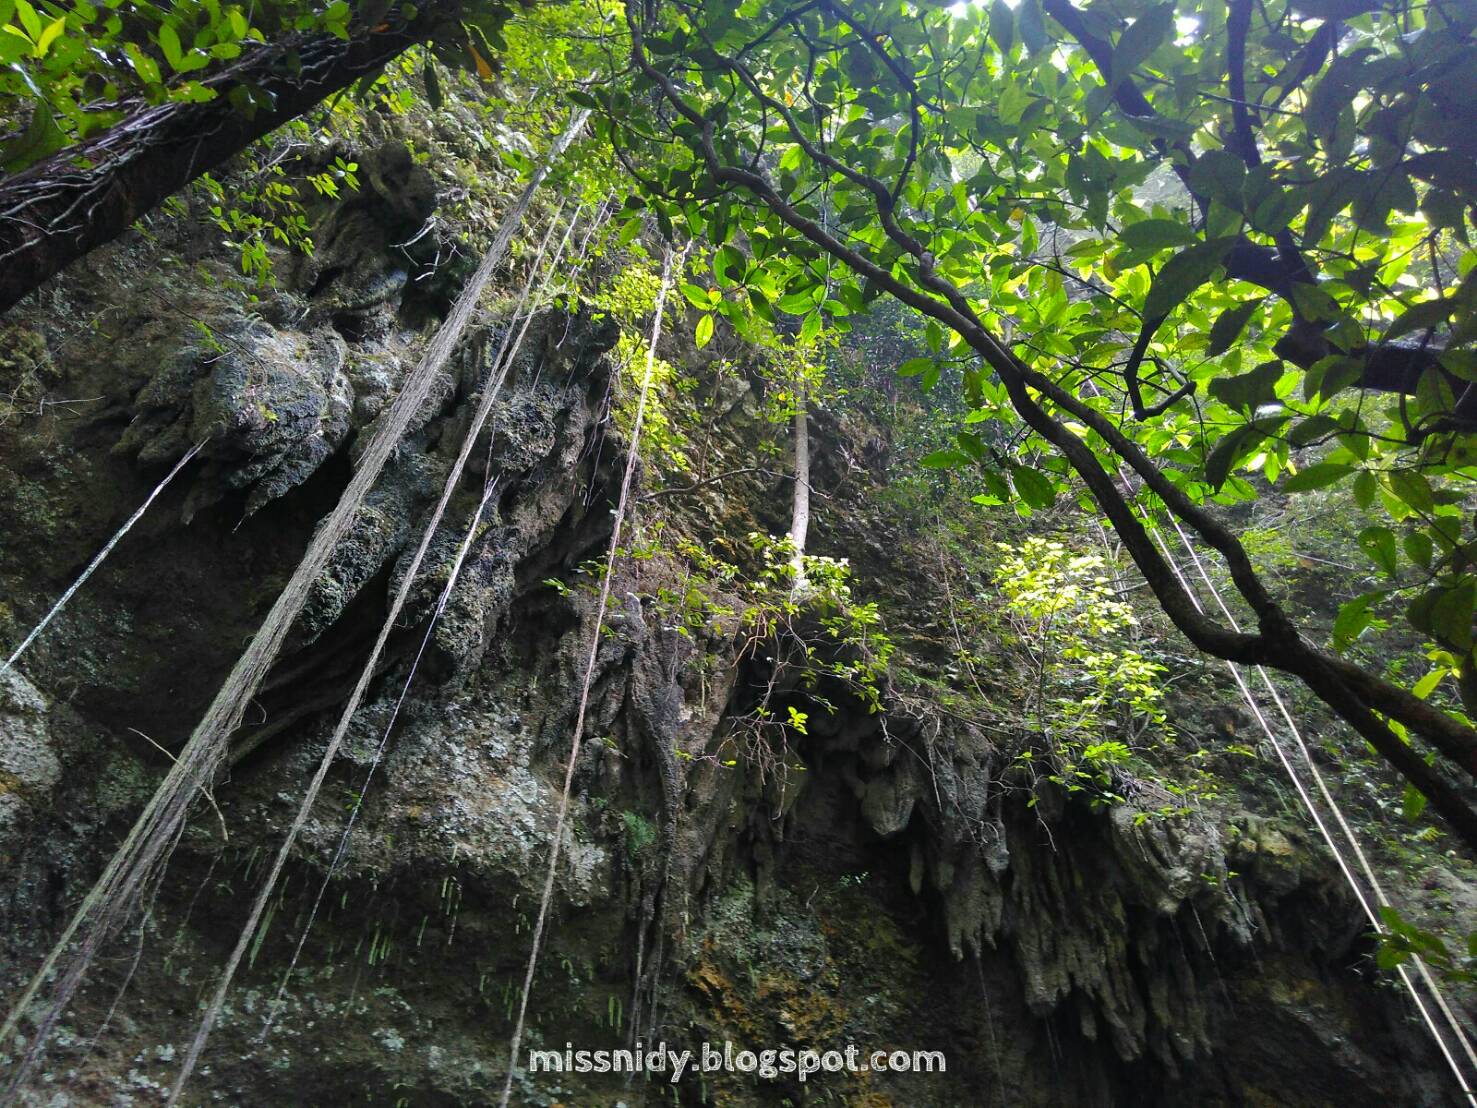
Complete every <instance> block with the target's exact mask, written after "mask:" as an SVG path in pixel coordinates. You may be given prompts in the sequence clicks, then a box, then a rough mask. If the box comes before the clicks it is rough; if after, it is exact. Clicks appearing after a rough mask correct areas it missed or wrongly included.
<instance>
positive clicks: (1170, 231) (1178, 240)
mask: <svg viewBox="0 0 1477 1108" xmlns="http://www.w3.org/2000/svg"><path fill="white" fill-rule="evenodd" d="M1118 237H1119V238H1120V239H1122V240H1123V241H1124V242H1125V243H1127V244H1128V245H1129V246H1132V247H1134V248H1135V249H1138V250H1160V249H1163V248H1164V247H1166V246H1187V245H1189V244H1190V243H1192V242H1194V241H1195V232H1194V231H1193V230H1191V229H1190V228H1189V227H1188V226H1186V225H1185V224H1183V223H1181V222H1180V221H1179V220H1177V219H1145V220H1141V221H1140V222H1138V223H1131V224H1129V225H1128V226H1127V227H1125V228H1123V232H1122V234H1120V235H1119V236H1118Z"/></svg>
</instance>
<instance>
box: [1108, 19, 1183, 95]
mask: <svg viewBox="0 0 1477 1108" xmlns="http://www.w3.org/2000/svg"><path fill="white" fill-rule="evenodd" d="M1173 28H1174V4H1172V3H1170V4H1160V5H1158V6H1156V7H1153V8H1150V9H1149V10H1148V11H1146V12H1145V13H1144V14H1143V15H1141V16H1139V17H1138V18H1137V19H1135V20H1134V21H1133V23H1132V24H1130V25H1129V28H1128V30H1126V31H1124V32H1123V34H1122V35H1120V36H1119V38H1118V45H1116V46H1114V47H1113V65H1112V71H1113V80H1112V84H1113V85H1114V86H1115V87H1116V86H1117V85H1119V84H1122V83H1123V82H1124V81H1126V80H1127V79H1128V78H1129V77H1130V76H1131V75H1132V74H1133V71H1134V70H1135V69H1137V68H1138V67H1139V66H1141V65H1143V64H1144V62H1145V61H1146V60H1148V57H1149V55H1150V54H1152V53H1153V52H1154V51H1155V50H1157V49H1158V48H1159V44H1160V43H1162V42H1163V41H1164V39H1165V37H1166V36H1167V35H1168V34H1169V32H1170V31H1171V30H1172V29H1173Z"/></svg>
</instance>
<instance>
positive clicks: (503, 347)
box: [258, 203, 605, 1041]
mask: <svg viewBox="0 0 1477 1108" xmlns="http://www.w3.org/2000/svg"><path fill="white" fill-rule="evenodd" d="M582 211H583V207H581V208H580V210H579V211H577V212H576V213H575V217H574V218H573V219H571V220H570V222H569V226H568V229H567V230H566V232H565V235H564V239H563V241H562V242H561V243H560V245H559V248H558V250H557V251H556V252H555V254H554V256H553V258H552V259H551V260H550V262H549V266H548V269H547V270H546V271H545V274H544V279H543V281H542V282H541V284H540V287H539V291H538V294H537V296H536V297H535V303H534V304H533V305H532V306H529V305H528V301H529V294H530V292H531V290H532V288H533V282H534V278H535V276H536V275H537V273H538V269H539V263H540V262H541V261H542V259H543V255H544V251H545V248H546V247H547V246H548V242H549V238H550V237H551V236H552V235H553V232H554V228H555V227H556V226H557V225H558V219H557V218H556V219H554V220H553V221H551V222H550V224H549V231H548V234H546V235H545V236H544V241H543V243H541V244H540V246H539V250H538V255H537V257H535V258H534V261H533V265H532V266H531V267H530V270H529V279H528V281H527V283H526V284H525V285H524V287H523V292H522V294H521V296H520V298H519V301H518V305H517V307H516V308H515V309H514V311H513V315H512V317H511V319H510V320H509V322H508V327H507V329H506V330H505V331H504V332H503V338H502V342H501V344H500V345H499V347H498V350H497V354H496V355H495V356H494V357H493V359H492V363H491V365H492V369H491V372H490V374H489V381H491V380H492V379H493V378H494V377H495V378H496V379H497V381H498V387H499V388H500V387H501V384H502V382H503V381H504V380H506V377H507V373H508V371H509V368H510V367H511V366H512V364H513V363H514V361H515V360H516V359H517V357H518V353H519V351H520V350H522V348H523V340H524V338H525V336H526V335H527V334H528V328H529V325H530V323H531V322H532V321H533V317H534V316H535V315H537V314H538V313H539V312H540V311H542V310H543V308H544V306H545V304H546V303H547V300H548V292H549V286H550V285H551V284H552V283H553V280H554V275H555V274H556V273H557V272H558V268H559V262H560V260H561V259H562V257H563V254H564V250H565V248H566V247H567V246H568V245H569V239H570V235H571V234H572V233H573V230H574V227H575V225H576V224H577V223H578V221H579V215H580V213H581V212H582ZM604 212H605V205H604V204H603V203H602V204H601V206H600V208H599V210H597V212H596V214H595V218H594V220H593V221H592V225H591V228H590V230H589V232H588V233H587V234H586V235H585V238H584V241H583V243H582V245H581V247H580V250H579V258H580V260H581V261H582V260H583V257H584V254H585V249H586V248H587V247H588V245H589V242H590V236H591V235H592V234H593V233H594V230H595V229H596V228H597V227H598V226H599V224H600V222H602V221H603V217H604ZM515 336H516V337H515ZM540 368H542V367H540ZM479 431H480V429H479V428H477V427H474V428H473V430H472V432H471V440H472V441H475V440H476V437H477V434H478V433H479ZM491 452H492V443H491V442H489V443H488V459H487V465H486V466H485V467H484V473H485V474H486V478H485V480H484V482H483V487H482V497H481V499H480V500H479V501H478V502H477V508H476V510H475V511H474V512H473V513H472V521H471V523H470V524H468V526H467V529H466V532H465V533H464V535H463V536H462V541H461V543H460V544H459V546H458V547H457V552H456V557H455V559H454V560H453V562H452V566H451V570H450V572H449V573H448V575H447V579H446V584H445V585H444V586H443V587H442V589H441V594H440V596H439V597H438V598H437V600H436V606H435V608H434V609H433V610H432V612H431V618H430V620H429V621H428V623H427V625H426V630H425V633H424V634H423V635H422V636H421V641H420V646H419V647H418V648H417V650H416V653H415V657H414V658H413V659H412V660H411V663H410V669H409V672H408V673H407V674H406V676H405V681H404V684H403V685H402V686H401V688H400V694H399V696H398V697H397V698H396V700H395V705H394V707H393V708H392V709H391V711H390V718H389V719H388V720H387V721H386V723H385V726H384V730H383V731H382V732H381V734H380V740H379V743H378V745H377V746H376V748H375V751H374V755H373V757H372V759H371V760H370V763H369V769H368V770H367V771H366V773H365V777H364V784H363V785H362V786H361V787H360V789H359V790H358V792H357V793H356V794H355V797H354V805H353V807H352V808H351V809H350V811H349V818H348V821H347V822H346V823H345V825H344V830H343V833H342V834H341V835H340V837H339V843H338V847H337V849H336V850H335V852H334V856H333V859H332V860H331V861H330V862H329V865H328V870H327V872H325V873H324V875H323V880H322V882H321V883H320V884H319V886H318V893H317V895H316V896H315V897H314V900H313V906H312V908H311V909H309V911H308V918H307V922H306V923H305V924H304V925H303V929H302V933H301V934H300V935H299V936H298V941H297V945H296V947H294V949H293V952H292V958H291V960H290V961H289V962H288V965H287V969H286V971H285V972H284V973H283V975H282V980H281V982H280V983H279V985H278V988H277V993H276V995H275V996H274V997H273V999H272V1003H271V1004H270V1005H269V1006H268V1009H267V1016H266V1019H265V1020H264V1021H263V1023H262V1029H261V1033H260V1034H259V1035H258V1041H261V1040H263V1039H265V1038H266V1036H267V1034H268V1033H269V1032H270V1031H271V1029H272V1024H273V1022H274V1021H275V1019H276V1017H277V1014H278V1012H280V1011H281V1005H282V998H283V995H284V994H285V993H286V991H287V985H288V982H289V980H290V979H291V977H292V973H293V970H295V969H296V968H297V964H298V961H299V959H300V958H301V957H302V953H303V947H304V945H305V944H306V943H307V941H308V935H309V933H310V932H311V931H312V929H313V923H314V921H315V920H316V919H317V918H318V910H319V908H320V907H321V906H322V904H323V898H324V896H325V895H327V893H328V886H329V883H330V882H331V881H332V880H333V875H334V873H335V872H337V870H338V866H339V863H340V862H342V860H343V857H344V855H345V853H347V851H348V846H349V838H350V836H351V835H352V834H353V830H354V825H355V824H356V822H357V821H358V818H359V813H360V811H361V809H362V808H363V806H364V800H365V798H366V797H367V796H368V794H369V787H370V783H371V782H372V781H373V780H374V774H375V771H376V770H377V769H378V768H379V764H380V761H381V759H382V758H383V756H384V751H385V747H386V745H387V744H388V743H389V740H390V733H391V732H392V731H393V730H394V727H395V721H396V720H397V719H398V718H399V716H400V709H401V707H402V706H403V705H404V704H405V698H406V696H407V695H408V694H409V692H410V687H411V685H412V683H413V682H414V681H415V675H416V671H417V670H418V669H419V667H420V663H421V659H422V658H423V657H424V656H425V652H426V647H427V646H429V645H430V642H431V636H432V634H434V633H435V630H436V624H437V622H438V621H439V620H440V618H441V616H442V615H443V614H444V613H445V611H446V605H447V604H448V603H449V602H450V600H451V595H452V592H453V590H454V589H455V588H456V584H457V581H458V580H459V579H460V577H461V571H462V568H463V566H464V565H465V563H466V557H467V554H468V553H469V552H470V550H471V546H472V542H473V540H474V539H475V538H476V536H477V532H478V528H479V527H480V526H481V523H482V517H483V514H484V513H485V512H486V510H487V505H488V503H489V502H490V501H491V500H492V496H493V493H494V492H495V491H496V490H497V477H496V476H494V475H493V473H492V457H491Z"/></svg>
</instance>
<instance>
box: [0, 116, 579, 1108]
mask: <svg viewBox="0 0 1477 1108" xmlns="http://www.w3.org/2000/svg"><path fill="white" fill-rule="evenodd" d="M588 117H589V112H588V111H587V110H582V111H580V112H578V113H577V114H576V115H575V116H574V117H573V119H572V120H571V122H570V125H569V127H568V128H567V129H566V130H565V132H564V134H563V135H561V136H560V138H559V139H558V140H557V141H556V142H555V144H554V146H553V148H552V149H551V151H550V153H549V156H548V157H547V158H546V159H545V161H544V163H543V164H542V165H541V166H540V167H539V168H538V170H537V171H536V172H535V173H534V174H533V176H532V178H531V179H530V180H529V183H528V185H527V186H526V187H525V188H524V190H523V192H522V194H521V195H520V196H519V197H518V199H517V201H516V202H515V203H514V204H513V206H512V208H511V209H510V210H509V211H508V213H507V215H506V216H505V217H504V218H503V222H502V225H501V226H500V227H499V228H498V232H497V236H496V237H495V238H494V240H493V243H492V246H491V247H489V249H488V251H487V253H486V254H485V255H484V256H483V259H482V262H481V264H480V265H479V266H478V267H477V270H476V272H475V273H474V274H473V275H472V278H471V280H470V281H468V283H467V285H466V287H465V288H464V289H463V290H462V292H461V295H460V296H458V297H457V300H456V303H455V304H454V305H453V306H452V309H451V312H450V313H449V314H448V315H447V317H446V319H445V321H443V322H442V324H441V326H440V328H439V329H438V330H437V332H436V334H435V336H434V337H433V338H432V340H431V342H430V344H429V345H428V346H427V348H426V351H425V353H424V354H423V355H422V357H421V360H420V361H419V362H418V363H417V365H416V366H415V368H414V369H413V370H412V371H411V372H410V374H409V376H408V377H407V378H406V380H405V384H404V385H403V386H402V388H401V390H400V393H399V395H397V396H396V397H395V400H394V402H393V403H392V404H391V405H390V408H389V410H388V411H387V412H386V413H385V417H384V419H383V421H382V422H381V423H380V425H379V426H378V428H377V429H376V430H375V432H374V434H373V436H372V437H371V438H370V440H369V444H368V446H367V447H366V448H365V450H364V452H363V454H362V456H361V457H360V459H359V465H358V468H357V469H356V470H355V472H354V476H353V478H352V479H351V480H350V481H349V485H348V488H346V489H345V490H344V494H343V496H342V497H340V499H339V502H338V503H337V504H336V505H335V506H334V508H333V510H332V511H331V512H330V513H329V514H328V516H327V518H326V519H325V520H324V521H323V523H322V524H321V525H320V527H319V529H318V531H317V532H316V533H315V534H314V536H313V540H312V542H311V543H309V545H308V549H307V552H306V553H305V554H304V556H303V559H302V561H301V562H300V563H299V564H298V567H297V569H296V570H295V571H294V572H293V575H292V579H291V580H290V581H289V582H288V583H287V586H286V587H285V588H284V589H283V590H282V593H281V594H280V595H279V596H278V597H277V600H276V603H274V604H273V606H272V610H271V611H270V612H269V613H268V614H267V617H266V619H265V620H264V621H263V623H262V626H261V628H260V629H259V630H258V631H257V633H256V636H255V637H254V638H253V639H252V641H251V645H250V646H248V647H247V649H246V652H245V653H244V654H243V655H242V656H241V658H240V659H239V660H238V661H237V663H236V665H235V667H234V668H233V669H232V670H231V673H230V675H229V676H228V677H227V678H226V681H225V683H224V684H223V685H222V686H221V689H220V691H219V692H218V693H217V694H216V697H215V700H214V701H213V702H212V703H211V705H210V707H209V709H207V711H206V713H205V716H204V718H203V719H202V720H201V721H200V723H199V725H198V726H197V727H196V728H195V731H194V733H193V734H192V735H191V736H190V739H189V741H188V742H187V743H186V744H185V746H184V749H183V750H182V751H181V752H180V755H179V758H178V759H177V760H176V761H175V763H174V765H173V766H172V767H171V768H170V770H169V773H168V774H167V775H166V776H165V778H164V780H163V781H162V782H161V783H160V785H159V788H158V790H157V791H156V792H155V793H154V796H153V797H152V798H151V799H150V800H149V803H148V804H147V805H146V806H145V808H144V810H143V813H142V814H141V815H140V816H139V818H138V820H137V822H136V823H135V824H134V826H133V828H132V829H131V830H130V831H129V833H128V836H127V838H125V839H124V841H123V844H122V845H121V846H120V847H119V849H118V851H117V853H116V854H115V855H114V856H113V858H112V859H111V860H110V861H109V862H108V865H107V867H106V868H105V869H104V870H103V874H102V876H101V877H100V878H99V879H98V881H97V883H96V884H95V885H94V886H93V887H92V889H91V890H90V891H89V892H88V894H87V896H86V897H85V898H84V899H83V901H82V904H81V906H80V907H79V908H78V909H77V912H76V913H75V914H74V915H73V917H72V919H71V921H70V922H69V923H68V924H67V926H66V928H65V929H64V930H63V932H62V935H61V937H60V938H59V939H58V940H57V943H56V945H55V946H54V947H53V948H52V950H51V952H50V953H49V954H48V955H47V956H46V959H45V961H43V962H42V964H41V968H40V969H39V970H38V971H37V972H36V974H35V976H34V977H33V978H32V979H31V982H30V983H29V984H28V985H27V986H26V988H25V990H24V991H23V992H22V993H21V996H20V998H19V999H18V1000H17V1001H16V1004H15V1006H14V1007H13V1008H12V1009H11V1011H10V1013H9V1014H8V1015H7V1016H6V1019H5V1023H4V1025H3V1027H0V1041H6V1042H8V1041H10V1040H11V1039H12V1038H13V1037H14V1035H15V1033H16V1031H17V1028H18V1026H19V1023H20V1020H21V1016H22V1014H23V1013H25V1012H26V1011H27V1010H28V1009H29V1008H30V1006H31V1003H32V1002H33V1001H34V1000H35V999H36V996H37V994H38V993H39V992H40V990H41V988H42V986H43V985H44V984H45V983H46V982H47V981H48V980H49V979H50V978H51V977H52V975H53V974H54V973H55V972H56V971H57V970H58V968H59V967H60V969H61V976H60V978H59V980H58V981H57V983H56V985H55V986H54V988H53V990H52V994H51V996H50V998H49V999H48V1002H47V1004H46V1008H45V1011H44V1013H43V1015H42V1016H41V1019H40V1020H39V1022H38V1025H37V1029H36V1033H35V1035H34V1036H32V1038H31V1041H30V1043H29V1044H27V1047H26V1051H25V1053H24V1055H23V1056H22V1058H21V1061H20V1064H19V1065H17V1066H16V1067H15V1071H14V1073H13V1074H12V1075H11V1081H10V1084H9V1086H8V1087H7V1089H6V1091H5V1094H4V1097H3V1098H0V1102H4V1103H8V1102H10V1101H11V1100H13V1099H14V1098H15V1096H16V1095H17V1093H18V1092H19V1090H20V1088H21V1086H22V1084H23V1083H24V1081H25V1080H26V1079H27V1078H28V1077H29V1076H30V1074H31V1072H32V1071H33V1069H34V1068H35V1066H36V1064H37V1062H38V1061H39V1060H40V1057H41V1054H42V1051H43V1049H44V1047H45V1044H46V1041H47V1039H48V1037H49V1035H50V1033H51V1030H52V1029H53V1028H54V1027H55V1026H56V1022H57V1020H58V1019H60V1017H61V1014H62V1012H63V1011H64V1010H65V1009H66V1007H67V1004H68V1003H69V1002H70V1000H71V998H72V996H73V995H74V994H75V993H76V990H77V988H78V986H79V985H80V984H81V982H82V978H83V976H84V975H85V974H86V972H87V969H88V967H89V966H90V965H91V963H92V959H93V957H94V956H95V955H96V954H97V951H98V949H99V948H100V947H101V945H102V944H103V943H104V942H105V941H106V940H107V939H108V938H109V937H110V936H111V935H112V934H113V933H114V932H115V931H116V930H117V927H118V925H119V924H120V922H121V921H122V920H123V918H124V917H125V916H126V914H127V911H128V906H129V905H131V904H134V903H136V901H137V897H138V894H139V891H140V888H141V885H142V883H143V882H144V880H145V878H146V877H147V876H148V874H149V873H151V872H152V871H153V870H154V868H155V866H156V865H159V864H162V863H163V862H165V861H167V858H168V855H169V850H170V847H171V844H172V843H173V842H174V840H175V837H176V835H177V833H178V830H179V828H180V827H181V826H182V825H183V824H184V822H185V820H186V817H187V816H188V814H189V811H190V808H191V807H192V805H193V803H194V801H195V799H196V797H198V796H199V795H200V792H201V790H202V789H204V788H207V787H208V786H209V784H210V783H211V782H212V781H213V780H214V779H215V776H216V774H217V772H218V771H219V770H220V768H221V766H222V764H223V763H224V761H225V758H226V754H227V750H228V743H229V739H230V736H231V734H232V733H233V732H234V731H235V730H236V728H237V727H238V726H239V725H240V723H241V719H242V716H243V714H244V713H245V711H246V707H247V705H248V704H249V703H250V701H251V698H252V696H253V695H254V694H255V692H256V690H257V688H258V687H259V686H260V685H261V683H262V680H263V679H264V678H265V677H266V675H267V671H268V670H269V669H270V668H271V665H272V663H273V662H274V661H275V660H276V658H277V655H278V653H279V652H280V650H281V648H282V643H283V641H284V640H285V639H286V637H287V633H288V631H289V630H290V629H291V627H292V625H293V623H294V622H295V621H296V619H297V616H298V613H299V612H301V611H302V609H303V605H304V604H305V603H306V602H307V599H308V596H309V594H310V591H311V589H312V587H313V585H314V583H315V582H316V581H317V580H318V578H319V576H321V574H322V573H323V570H324V569H325V568H327V566H328V562H329V559H330V558H331V557H332V555H333V553H334V551H335V550H336V549H337V547H338V544H339V541H340V540H341V539H342V538H343V537H344V536H345V535H346V534H347V533H348V530H349V528H350V526H351V525H352V524H353V522H354V520H355V518H356V516H357V514H358V512H359V509H360V507H361V506H362V505H363V503H364V498H365V496H366V495H367V494H368V492H369V490H370V488H371V487H372V486H373V485H374V483H375V481H376V480H377V479H378V477H379V475H380V471H381V470H382V469H383V468H384V466H385V463H386V461H388V459H389V457H390V453H391V452H392V451H393V450H394V449H395V447H396V446H397V445H398V444H399V442H400V439H401V437H402V436H403V435H404V433H405V430H406V428H407V427H408V426H409V425H410V423H411V421H412V419H414V417H415V416H416V414H417V413H418V412H419V411H420V409H421V407H422V406H423V404H424V403H425V401H426V399H427V397H428V396H429V395H430V392H431V387H432V385H433V384H434V383H435V381H436V379H437V378H438V376H439V374H440V372H441V369H442V367H443V366H444V365H445V364H446V362H447V360H448V359H449V358H450V356H451V353H452V351H453V350H454V349H455V347H456V344H457V343H458V342H459V341H460V340H461V338H462V336H463V334H464V333H465V332H466V329H467V325H468V323H469V321H470V320H471V317H472V314H473V312H474V311H475V310H476V307H477V304H478V302H479V300H480V298H481V295H482V292H483V290H484V289H485V288H486V287H487V284H488V282H489V281H490V280H491V278H492V275H493V273H494V272H496V270H497V268H498V266H499V265H500V264H501V262H502V259H503V256H504V255H505V254H506V253H507V250H508V246H509V244H510V243H511V242H512V239H513V235H514V233H515V232H516V230H517V229H518V227H519V226H520V225H521V223H522V221H523V218H524V216H525V215H526V214H527V211H528V208H529V205H530V204H531V203H532V200H533V196H534V193H535V191H536V190H537V188H538V186H539V185H540V184H541V183H542V182H543V180H544V178H545V177H546V176H547V175H548V172H549V168H550V166H551V165H552V163H553V161H554V159H556V158H557V157H558V156H559V155H560V154H562V153H563V152H564V150H565V149H566V148H567V147H568V146H569V144H570V143H571V142H573V141H574V138H575V137H576V135H578V133H579V132H580V130H581V129H582V128H583V127H584V124H585V121H586V119H587V118H588ZM412 576H413V574H412ZM409 579H410V578H409V577H407V581H409ZM364 683H365V682H363V681H361V684H360V687H358V688H356V691H355V701H356V703H357V698H358V697H359V696H361V695H362V694H363V688H362V686H363V684H364ZM318 784H321V781H320V780H319V778H316V777H315V779H314V785H313V786H312V788H313V790H314V791H316V787H317V785H318ZM299 826H300V825H294V829H293V832H292V836H294V837H295V835H296V833H297V830H298V828H299ZM200 1045H203V1040H197V1043H196V1044H195V1046H194V1047H192V1054H191V1056H190V1057H189V1059H188V1067H187V1072H188V1068H192V1067H193V1065H194V1061H195V1058H196V1057H197V1056H198V1047H199V1046H200ZM177 1096H178V1086H177V1087H176V1090H175V1093H174V1097H177ZM173 1099H174V1098H173V1097H172V1098H171V1100H173Z"/></svg>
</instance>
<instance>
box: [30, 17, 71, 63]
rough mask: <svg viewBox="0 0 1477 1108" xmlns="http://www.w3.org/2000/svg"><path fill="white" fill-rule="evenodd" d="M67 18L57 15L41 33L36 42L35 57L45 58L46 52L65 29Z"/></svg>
mask: <svg viewBox="0 0 1477 1108" xmlns="http://www.w3.org/2000/svg"><path fill="white" fill-rule="evenodd" d="M66 26H67V17H66V16H64V15H59V16H57V17H56V19H54V20H53V21H52V22H51V23H49V24H48V25H47V27H46V30H44V31H42V32H41V37H40V38H38V39H37V40H36V57H38V58H44V57H46V52H47V51H48V50H50V49H51V44H52V43H53V42H55V41H56V40H57V37H58V36H59V35H60V34H61V33H62V31H64V30H65V29H66Z"/></svg>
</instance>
